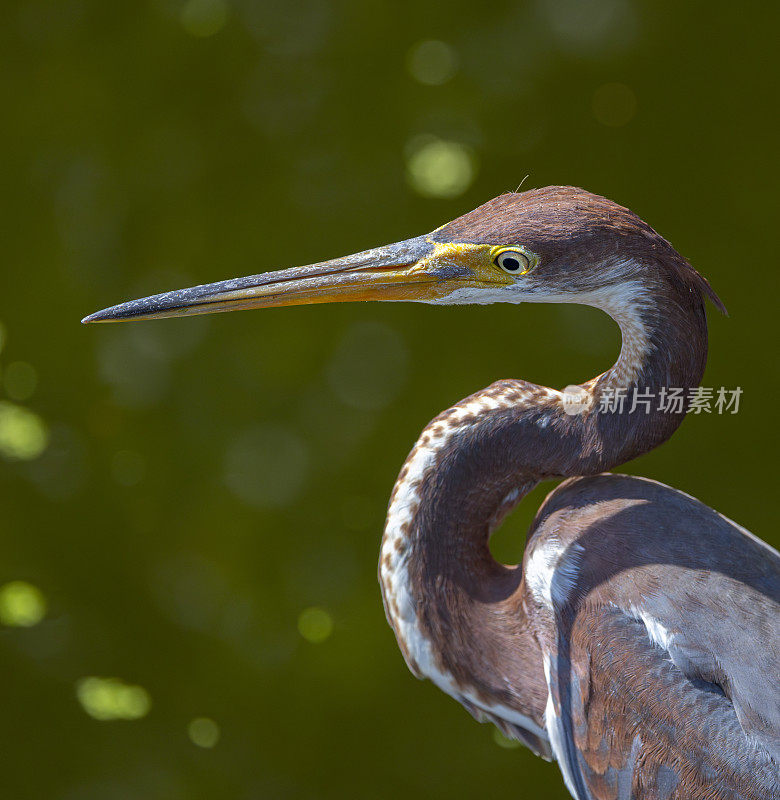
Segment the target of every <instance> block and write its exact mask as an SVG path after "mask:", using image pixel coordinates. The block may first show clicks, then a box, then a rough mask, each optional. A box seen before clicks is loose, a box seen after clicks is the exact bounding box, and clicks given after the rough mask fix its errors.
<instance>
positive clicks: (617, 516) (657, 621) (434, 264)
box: [85, 187, 780, 800]
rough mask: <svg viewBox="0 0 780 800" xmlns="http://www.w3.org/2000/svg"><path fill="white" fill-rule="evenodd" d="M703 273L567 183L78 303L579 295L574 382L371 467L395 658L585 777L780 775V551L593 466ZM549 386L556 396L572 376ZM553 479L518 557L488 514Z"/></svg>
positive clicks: (479, 406) (626, 449)
mask: <svg viewBox="0 0 780 800" xmlns="http://www.w3.org/2000/svg"><path fill="white" fill-rule="evenodd" d="M707 298H709V299H710V300H711V301H712V302H713V303H714V304H715V306H717V307H718V308H719V309H721V310H723V306H722V304H721V303H720V300H718V298H717V296H716V295H715V293H714V292H713V290H712V289H711V288H710V285H709V284H708V283H707V281H706V280H705V279H704V278H703V277H702V276H701V275H699V274H698V273H697V272H696V271H695V270H694V269H693V268H692V267H691V266H690V265H689V264H688V262H687V261H686V260H685V259H684V258H682V256H680V255H679V254H678V253H677V251H676V250H675V249H674V248H673V247H672V246H671V245H670V244H669V243H668V242H667V241H666V240H665V239H663V238H662V237H661V236H659V235H658V234H657V233H656V232H655V231H654V230H653V229H652V228H651V227H650V226H649V225H647V224H646V223H645V222H643V221H642V220H641V219H640V218H639V217H637V216H636V215H635V214H633V213H632V212H631V211H629V210H628V209H626V208H623V207H622V206H619V205H617V204H616V203H613V202H611V201H609V200H607V199H605V198H603V197H598V196H596V195H593V194H590V193H588V192H585V191H583V190H581V189H576V188H571V187H548V188H545V189H538V190H533V191H527V192H523V193H520V194H518V193H512V194H504V195H501V196H500V197H497V198H495V199H493V200H491V201H490V202H488V203H486V204H485V205H483V206H480V207H479V208H477V209H476V210H474V211H471V212H470V213H468V214H466V215H464V216H462V217H460V218H458V219H456V220H454V221H452V222H450V223H448V224H446V225H443V226H442V227H440V228H437V229H436V230H435V231H434V232H433V233H431V234H428V235H426V236H419V237H417V238H414V239H409V240H406V241H402V242H397V243H395V244H391V245H388V246H385V247H378V248H376V249H373V250H367V251H365V252H362V253H358V254H356V255H351V256H347V257H345V258H339V259H335V260H333V261H325V262H322V263H319V264H313V265H311V266H306V267H294V268H292V269H286V270H282V271H280V272H271V273H266V274H262V275H254V276H251V277H247V278H238V279H235V280H228V281H222V282H219V283H213V284H208V285H205V286H197V287H195V288H192V289H183V290H180V291H174V292H167V293H165V294H159V295H155V296H153V297H148V298H145V299H143V300H135V301H132V302H129V303H124V304H122V305H118V306H114V307H113V308H109V309H106V310H105V311H100V312H98V313H97V314H93V315H92V316H90V317H87V319H86V320H85V321H87V322H103V321H113V320H133V319H151V318H159V317H171V316H180V315H187V314H205V313H210V312H213V311H232V310H234V309H245V308H265V307H271V306H285V305H296V304H302V303H325V302H345V301H353V300H392V301H416V302H423V303H436V304H445V305H454V304H461V303H494V302H508V303H527V302H532V303H583V304H586V305H590V306H595V307H597V308H600V309H602V310H603V311H605V312H606V313H607V314H609V315H610V316H611V317H613V318H614V320H615V321H616V322H617V323H618V325H619V326H620V328H621V332H622V348H621V351H620V356H619V358H618V360H617V362H616V363H615V365H614V366H613V367H612V368H611V369H609V370H607V371H606V372H604V373H602V374H601V375H599V376H598V377H595V378H593V379H592V380H590V381H587V382H586V383H583V384H581V385H580V386H579V387H577V388H576V390H574V393H575V395H577V397H576V399H577V400H578V406H577V407H576V408H575V409H574V410H575V411H579V413H571V412H572V407H571V405H570V404H569V405H568V406H567V398H566V397H565V395H564V394H563V393H561V392H559V391H555V390H553V389H548V388H545V387H542V386H536V385H533V384H530V383H527V382H525V381H521V380H502V381H499V382H497V383H494V384H493V385H491V386H489V387H488V388H487V389H484V390H482V391H480V392H477V393H476V394H473V395H471V397H468V398H466V399H465V400H462V401H460V402H459V403H456V404H455V405H454V406H453V407H452V408H450V409H448V410H447V411H444V412H443V413H441V414H439V416H438V417H436V418H435V419H434V420H433V421H432V422H431V423H430V424H429V425H428V426H427V427H426V428H425V430H424V431H423V433H422V435H421V436H420V438H419V439H418V441H417V443H416V444H415V446H414V448H413V449H412V451H411V453H410V454H409V457H408V458H407V460H406V463H405V464H404V466H403V468H402V470H401V473H400V475H399V477H398V480H397V482H396V484H395V487H394V489H393V493H392V496H391V499H390V504H389V508H388V514H387V522H386V526H385V532H384V537H383V540H382V547H381V555H380V566H379V577H380V583H381V587H382V596H383V598H384V605H385V610H386V613H387V618H388V620H389V622H390V625H391V626H392V627H393V630H394V631H395V634H396V637H397V639H398V644H399V646H400V648H401V651H402V652H403V655H404V658H405V659H406V662H407V664H408V665H409V668H410V669H411V671H412V672H413V673H414V674H415V675H417V676H418V677H421V678H422V677H426V678H430V679H431V680H433V682H434V683H436V684H437V685H438V686H439V687H440V688H441V689H443V690H444V691H445V692H447V693H448V694H450V695H452V696H453V697H455V698H456V699H457V700H458V701H459V702H461V703H462V704H463V705H464V706H465V707H466V708H467V709H468V710H469V711H470V712H471V713H472V714H473V715H474V716H475V717H477V718H478V719H480V720H490V721H492V722H494V723H495V724H496V725H498V726H499V728H501V729H502V730H503V731H504V732H505V733H506V734H507V735H509V736H513V737H515V738H517V739H519V740H520V741H522V742H524V743H525V744H526V745H527V746H528V747H530V748H531V749H532V750H533V751H534V752H536V753H537V754H539V755H542V756H544V757H545V758H548V759H550V758H555V759H556V760H557V762H558V764H559V766H560V769H561V772H562V773H563V777H564V780H565V782H566V785H567V787H568V789H569V791H570V792H571V794H572V795H573V796H574V797H575V798H578V800H586V798H594V799H596V798H598V800H601V799H602V798H629V797H630V798H647V799H648V800H649V799H650V798H652V799H653V800H660V798H769V797H780V766H779V765H780V555H779V554H778V553H777V552H776V551H775V550H773V549H772V548H771V547H769V545H767V544H765V543H763V542H762V541H761V540H759V539H758V538H756V537H755V536H753V535H752V534H750V533H749V532H748V531H746V530H744V529H743V528H741V527H739V526H738V525H736V524H735V523H733V522H731V521H729V520H727V519H726V518H724V517H722V516H721V515H719V514H717V513H716V512H715V511H713V510H712V509H710V508H708V507H707V506H705V505H703V504H702V503H700V502H699V501H698V500H695V499H694V498H692V497H690V496H688V495H686V494H683V493H682V492H679V491H676V490H674V489H671V488H669V487H667V486H664V485H662V484H660V483H656V482H655V481H650V480H644V479H641V478H633V477H627V476H621V475H609V474H601V473H604V471H605V470H608V469H610V468H612V467H615V466H617V465H619V464H622V463H624V462H625V461H628V460H629V459H632V458H635V457H636V456H639V455H641V454H642V453H646V452H647V451H648V450H651V449H652V448H654V447H656V446H658V445H659V444H661V443H662V442H664V441H665V440H666V439H668V438H669V436H671V434H672V433H673V432H674V431H675V429H676V428H677V427H678V425H679V424H680V422H681V421H682V418H683V416H684V414H685V411H686V409H687V405H688V401H687V400H686V402H685V403H684V404H683V406H682V407H681V408H679V407H678V408H671V407H666V408H664V409H663V410H662V409H661V408H660V406H659V405H656V404H653V405H652V407H651V408H649V409H648V410H647V413H628V411H629V409H628V407H627V406H626V407H624V408H623V409H622V410H621V409H620V407H619V406H617V405H615V406H614V407H612V408H610V407H609V404H603V403H602V400H603V399H604V398H605V397H608V396H610V395H611V394H612V395H614V394H615V393H616V392H618V391H622V390H627V391H631V390H633V389H636V390H640V391H641V392H643V393H644V395H643V396H655V397H658V396H663V395H664V394H665V393H669V392H671V391H672V390H681V391H682V392H683V393H684V394H685V396H686V397H687V396H688V393H689V391H690V390H693V389H695V387H697V386H698V385H699V382H700V380H701V377H702V374H703V371H704V365H705V361H706V356H707V323H706V317H705V310H704V304H705V299H707ZM571 391H572V390H571V389H570V390H569V394H571ZM555 477H564V478H567V479H568V480H566V481H564V482H563V483H562V484H561V485H559V486H558V487H557V488H556V489H555V490H554V491H553V492H552V493H551V494H550V495H549V496H548V497H547V499H546V500H545V502H544V504H543V505H542V507H541V509H540V510H539V512H538V514H537V517H536V519H535V521H534V523H533V525H532V527H531V530H530V532H529V535H528V540H527V543H526V547H525V553H524V557H523V563H522V565H520V566H504V565H502V564H499V563H497V562H496V561H495V560H494V559H493V557H492V556H491V553H490V550H489V548H488V540H489V537H490V534H491V532H492V531H493V530H494V529H495V527H496V526H497V525H498V523H499V522H500V520H501V519H502V517H503V516H504V515H505V514H506V513H507V512H508V511H510V510H511V509H512V508H513V507H514V506H516V505H517V504H518V503H519V502H520V500H521V499H522V498H523V496H524V495H525V494H527V493H528V491H529V490H530V489H531V488H532V487H533V486H535V485H536V484H537V483H538V482H539V481H540V480H544V479H549V478H555Z"/></svg>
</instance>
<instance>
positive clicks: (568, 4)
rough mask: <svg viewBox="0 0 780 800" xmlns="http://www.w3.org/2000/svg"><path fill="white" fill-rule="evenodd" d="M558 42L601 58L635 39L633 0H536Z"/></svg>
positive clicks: (564, 47) (565, 48)
mask: <svg viewBox="0 0 780 800" xmlns="http://www.w3.org/2000/svg"><path fill="white" fill-rule="evenodd" d="M538 3H539V6H540V9H541V11H542V14H543V16H545V17H546V18H547V22H548V24H549V25H550V28H551V29H552V32H553V34H554V35H555V38H556V39H557V42H558V46H559V47H560V48H561V49H562V50H563V51H564V52H566V53H569V54H571V55H576V56H580V57H589V58H597V59H604V58H608V57H610V56H612V55H615V54H617V53H620V52H625V51H626V50H628V49H629V48H630V47H632V45H633V44H634V42H635V41H636V37H637V32H638V27H639V24H638V16H637V12H636V8H635V7H634V3H633V0H589V2H587V3H583V2H582V1H581V0H538Z"/></svg>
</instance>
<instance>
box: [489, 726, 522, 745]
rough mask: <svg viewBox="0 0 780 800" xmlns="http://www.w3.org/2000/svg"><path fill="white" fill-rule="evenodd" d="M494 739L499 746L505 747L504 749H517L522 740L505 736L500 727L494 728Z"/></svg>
mask: <svg viewBox="0 0 780 800" xmlns="http://www.w3.org/2000/svg"><path fill="white" fill-rule="evenodd" d="M493 741H494V742H495V743H496V744H497V745H498V746H499V747H503V748H504V750H515V749H517V748H518V747H520V742H518V741H517V739H510V738H509V737H508V736H504V734H503V733H501V731H500V730H499V729H498V728H493Z"/></svg>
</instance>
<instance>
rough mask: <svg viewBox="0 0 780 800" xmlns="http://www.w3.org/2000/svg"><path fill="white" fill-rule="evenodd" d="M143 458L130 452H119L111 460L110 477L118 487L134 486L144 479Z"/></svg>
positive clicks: (144, 467)
mask: <svg viewBox="0 0 780 800" xmlns="http://www.w3.org/2000/svg"><path fill="white" fill-rule="evenodd" d="M145 472H146V466H145V463H144V457H143V456H142V455H141V454H140V453H136V452H133V451H132V450H120V451H119V452H118V453H114V457H113V458H112V459H111V476H112V477H113V479H114V480H115V481H116V482H117V483H118V484H119V485H120V486H136V485H137V484H139V483H140V482H141V481H142V480H143V479H144V473H145Z"/></svg>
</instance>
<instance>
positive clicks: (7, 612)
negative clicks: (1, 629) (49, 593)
mask: <svg viewBox="0 0 780 800" xmlns="http://www.w3.org/2000/svg"><path fill="white" fill-rule="evenodd" d="M45 615H46V598H45V597H44V596H43V592H41V590H40V589H39V588H38V587H37V586H33V585H32V584H31V583H27V582H26V581H11V582H10V583H6V584H5V585H4V586H3V587H1V588H0V622H2V623H3V625H13V626H15V627H20V628H29V627H31V626H33V625H37V624H38V623H39V622H40V621H41V620H42V619H43V618H44V616H45Z"/></svg>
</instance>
